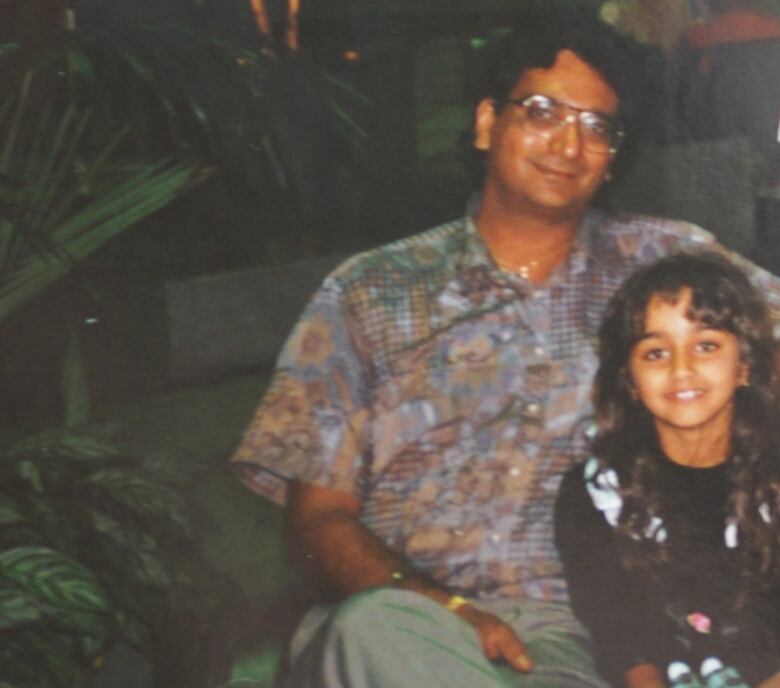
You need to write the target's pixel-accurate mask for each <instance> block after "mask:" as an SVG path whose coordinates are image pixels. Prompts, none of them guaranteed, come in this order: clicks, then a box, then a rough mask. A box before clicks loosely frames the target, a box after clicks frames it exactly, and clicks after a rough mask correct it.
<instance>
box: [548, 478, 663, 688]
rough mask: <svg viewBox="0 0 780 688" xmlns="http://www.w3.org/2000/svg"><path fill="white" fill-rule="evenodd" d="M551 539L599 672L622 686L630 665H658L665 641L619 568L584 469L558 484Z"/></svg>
mask: <svg viewBox="0 0 780 688" xmlns="http://www.w3.org/2000/svg"><path fill="white" fill-rule="evenodd" d="M555 537H556V544H557V547H558V552H559V554H560V557H561V561H562V563H563V567H564V571H565V574H566V581H567V584H568V587H569V596H570V599H571V605H572V609H573V611H574V613H575V615H576V616H577V618H578V619H579V620H580V621H581V622H582V623H583V624H584V625H585V627H586V628H587V629H588V630H589V631H590V633H591V636H592V637H593V641H594V643H595V646H596V659H597V662H598V667H599V670H600V671H601V673H602V674H603V675H604V676H605V677H607V678H608V679H609V680H610V681H611V682H612V683H613V684H614V685H617V686H621V685H624V681H625V679H624V676H625V672H626V671H627V670H628V669H630V668H631V667H633V666H636V665H637V664H642V663H644V662H649V663H652V664H657V663H658V660H659V658H658V657H656V656H655V655H656V652H657V648H658V647H659V645H662V644H663V642H664V640H663V638H660V637H657V636H658V634H657V633H656V632H655V631H654V628H653V620H652V619H651V618H650V616H651V615H649V614H648V613H647V610H648V609H649V606H650V602H649V600H647V599H646V595H648V594H649V591H648V590H647V588H646V587H645V586H640V585H636V584H634V583H633V582H632V580H631V578H630V576H629V574H628V573H627V572H626V571H625V569H624V568H623V565H622V562H621V559H620V555H619V553H618V550H617V548H616V546H615V542H614V532H613V530H612V528H611V526H610V525H609V524H608V523H607V521H606V520H605V518H604V516H603V515H602V514H601V512H600V511H598V510H597V509H596V508H595V506H594V505H593V502H592V501H591V498H590V496H589V495H588V492H587V489H586V487H585V480H584V477H583V469H582V466H575V467H574V468H573V469H572V470H570V471H569V472H568V473H567V474H566V476H565V477H564V479H563V482H562V483H561V488H560V491H559V493H558V499H557V502H556V507H555ZM660 668H661V669H663V667H660Z"/></svg>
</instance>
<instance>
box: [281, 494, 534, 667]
mask: <svg viewBox="0 0 780 688" xmlns="http://www.w3.org/2000/svg"><path fill="white" fill-rule="evenodd" d="M361 506H362V505H361V502H360V500H359V499H358V498H357V497H355V496H354V495H352V494H349V493H347V492H342V491H338V490H332V489H329V488H325V487H319V486H316V485H311V484H307V483H302V482H298V481H293V482H292V483H291V484H290V490H289V495H288V505H287V517H288V526H289V529H290V536H291V540H292V542H293V544H294V546H295V547H296V549H298V550H299V551H300V552H301V553H303V554H304V556H305V558H306V559H307V560H309V561H311V562H312V563H313V564H314V565H315V567H316V570H317V573H318V574H319V575H322V576H324V577H325V580H326V581H327V583H328V584H329V585H330V586H331V587H332V588H333V589H334V590H335V591H336V592H337V593H338V594H339V595H342V596H344V597H346V596H348V595H350V594H352V593H355V592H360V591H361V590H367V589H369V588H375V587H381V586H386V585H394V586H395V587H398V588H403V589H405V590H410V591H413V592H416V593H419V594H421V595H425V596H426V597H429V598H430V599H432V600H434V601H436V602H438V603H439V604H442V605H447V603H448V602H450V600H451V599H452V597H453V596H452V593H451V592H449V591H448V590H446V589H445V588H443V587H441V586H439V585H437V584H436V583H434V582H433V581H431V580H429V579H428V578H427V577H425V576H423V575H422V574H420V573H418V572H416V571H414V570H413V569H411V567H410V566H409V565H408V563H407V562H406V561H404V560H403V559H402V558H400V557H399V556H397V555H396V554H394V553H393V552H391V551H390V550H389V549H388V548H387V547H385V546H384V545H383V544H382V543H381V542H380V541H379V539H378V538H376V536H374V535H373V533H371V532H370V531H369V530H368V529H367V528H366V527H365V526H363V525H362V524H361V523H360V520H359V514H360V510H361ZM454 613H455V614H457V615H458V616H460V617H461V618H462V619H463V620H464V621H466V622H467V623H469V624H471V626H473V627H474V629H475V630H476V631H477V634H478V635H479V638H480V642H481V643H482V649H483V651H484V653H485V656H486V657H487V658H488V659H503V660H504V661H506V662H507V663H508V664H510V665H511V666H513V667H514V668H515V669H517V670H518V671H529V670H530V669H531V668H532V667H533V663H532V661H531V659H530V657H529V655H528V653H527V652H526V650H525V647H524V646H523V643H522V642H521V641H520V639H519V638H518V637H517V635H516V634H515V633H514V631H513V630H512V628H511V627H510V626H509V625H507V624H505V623H504V622H503V621H501V620H500V619H499V618H498V617H496V616H495V615H493V614H490V613H488V612H485V611H482V610H480V609H477V608H476V607H473V606H471V605H470V604H462V605H461V606H459V607H458V608H457V609H455V610H454Z"/></svg>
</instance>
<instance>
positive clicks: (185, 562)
mask: <svg viewBox="0 0 780 688" xmlns="http://www.w3.org/2000/svg"><path fill="white" fill-rule="evenodd" d="M184 476H188V477H186V478H185V477H184ZM0 484H1V485H2V488H0V647H2V650H0V653H1V654H0V658H1V659H0V686H6V685H8V686H14V688H39V687H40V688H49V687H50V686H69V687H74V688H77V687H78V686H82V685H85V679H86V677H87V675H88V674H89V672H90V671H91V670H92V669H93V667H94V666H95V664H96V663H99V661H100V658H101V656H102V653H103V652H104V651H105V649H106V648H107V647H109V646H110V645H111V644H112V643H114V642H115V641H116V640H117V639H122V640H124V641H126V642H128V643H130V644H132V645H133V646H135V647H136V648H138V649H139V650H140V651H141V652H142V653H143V654H144V655H145V656H146V657H147V658H149V659H150V660H151V661H152V663H153V664H154V665H155V675H156V679H157V684H158V685H160V686H165V688H173V687H174V686H188V688H194V687H195V686H201V685H202V686H207V685H216V684H217V683H219V682H221V681H224V679H225V676H226V675H227V671H228V667H229V665H230V659H231V656H230V647H229V644H230V643H229V641H230V637H229V636H230V633H229V632H227V631H226V630H225V629H226V624H225V618H226V616H228V615H230V614H231V613H232V614H235V615H236V616H237V618H238V617H240V616H241V615H240V614H239V612H238V611H237V610H238V609H239V608H240V607H241V606H244V605H245V602H244V601H243V600H241V599H240V598H239V596H238V595H237V593H234V592H233V591H232V588H231V587H230V586H229V585H228V582H227V580H226V577H225V576H224V575H223V574H221V573H220V572H218V571H216V570H215V569H214V568H213V566H211V565H210V564H209V563H207V562H206V561H205V560H204V558H203V556H202V554H201V547H200V545H199V543H198V533H199V532H200V531H201V530H202V528H203V527H204V524H205V523H206V522H205V521H204V517H203V515H202V514H199V513H198V512H197V510H196V509H195V508H194V506H193V500H192V499H189V498H188V494H189V493H190V489H191V487H192V484H193V477H192V467H189V470H187V469H186V468H185V466H184V465H183V462H182V461H181V460H177V459H175V457H170V456H168V457H166V456H161V455H157V456H144V457H142V456H137V455H134V454H133V453H132V452H129V451H127V450H124V449H122V448H120V447H119V446H118V445H117V444H116V443H115V442H114V441H113V440H112V438H111V433H110V432H107V431H105V430H104V431H102V432H92V433H89V434H72V433H59V432H53V433H46V434H43V435H40V436H37V437H34V438H31V439H28V440H25V441H23V442H21V443H19V444H17V445H15V446H13V447H11V448H10V449H8V450H6V451H4V452H3V453H2V456H1V457H0ZM219 647H221V648H222V651H221V653H220V652H219V651H217V648H219ZM209 657H211V659H212V661H211V662H210V663H209V662H208V661H206V660H207V659H208V658H209Z"/></svg>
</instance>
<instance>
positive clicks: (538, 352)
mask: <svg viewBox="0 0 780 688" xmlns="http://www.w3.org/2000/svg"><path fill="white" fill-rule="evenodd" d="M534 354H535V355H537V356H539V357H540V358H541V357H542V356H544V348H542V347H541V346H535V347H534Z"/></svg>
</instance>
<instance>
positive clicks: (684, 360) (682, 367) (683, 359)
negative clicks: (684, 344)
mask: <svg viewBox="0 0 780 688" xmlns="http://www.w3.org/2000/svg"><path fill="white" fill-rule="evenodd" d="M692 372H693V361H692V360H691V356H690V354H689V353H688V352H687V351H679V352H675V353H674V355H673V356H672V373H673V374H674V376H675V377H686V376H688V375H690V374H691V373H692Z"/></svg>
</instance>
